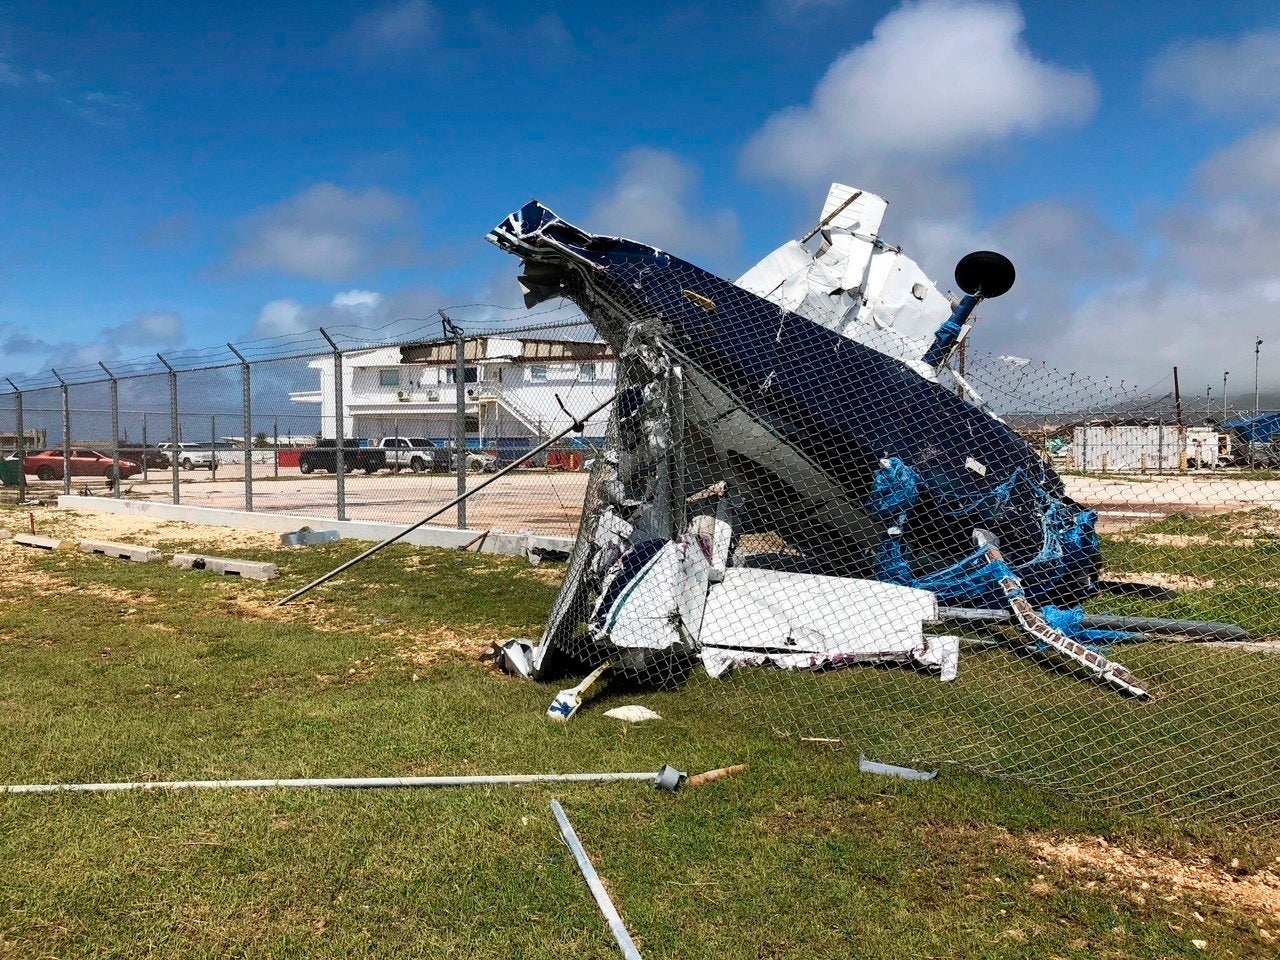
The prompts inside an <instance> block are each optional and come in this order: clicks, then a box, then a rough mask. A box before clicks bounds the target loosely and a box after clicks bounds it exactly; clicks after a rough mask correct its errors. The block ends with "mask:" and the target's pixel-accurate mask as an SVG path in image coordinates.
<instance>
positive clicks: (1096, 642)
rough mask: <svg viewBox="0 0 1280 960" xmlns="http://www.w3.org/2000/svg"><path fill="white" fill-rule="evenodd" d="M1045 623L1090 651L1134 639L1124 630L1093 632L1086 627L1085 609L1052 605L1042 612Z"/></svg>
mask: <svg viewBox="0 0 1280 960" xmlns="http://www.w3.org/2000/svg"><path fill="white" fill-rule="evenodd" d="M1040 616H1042V617H1044V622H1045V623H1047V624H1049V626H1051V627H1053V629H1055V630H1057V631H1058V632H1059V633H1065V634H1066V635H1067V636H1068V637H1070V638H1071V639H1072V640H1075V641H1077V642H1078V643H1082V644H1084V645H1085V646H1086V647H1089V648H1090V649H1094V650H1096V649H1098V648H1100V647H1105V646H1106V645H1107V644H1111V643H1120V642H1122V641H1124V640H1129V639H1131V638H1132V636H1133V634H1131V633H1126V632H1124V631H1122V630H1092V629H1090V628H1088V627H1086V626H1085V625H1084V607H1081V606H1074V607H1065V608H1063V607H1055V606H1053V605H1052V604H1050V605H1048V606H1046V607H1044V608H1043V609H1042V610H1041V611H1040Z"/></svg>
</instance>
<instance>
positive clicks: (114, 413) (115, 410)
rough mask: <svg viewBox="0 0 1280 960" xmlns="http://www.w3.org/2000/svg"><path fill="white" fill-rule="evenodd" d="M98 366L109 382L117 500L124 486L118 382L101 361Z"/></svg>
mask: <svg viewBox="0 0 1280 960" xmlns="http://www.w3.org/2000/svg"><path fill="white" fill-rule="evenodd" d="M98 366H100V367H101V368H102V372H103V373H105V374H106V375H107V377H109V378H110V380H111V464H112V466H111V477H112V481H111V485H112V487H113V488H114V489H115V493H114V496H115V498H116V499H117V500H119V499H120V497H121V496H122V489H123V486H124V485H123V484H122V483H121V482H120V381H119V380H117V379H116V375H115V374H114V373H112V372H111V371H110V370H108V369H107V365H106V364H105V363H103V362H102V361H101V360H99V361H98Z"/></svg>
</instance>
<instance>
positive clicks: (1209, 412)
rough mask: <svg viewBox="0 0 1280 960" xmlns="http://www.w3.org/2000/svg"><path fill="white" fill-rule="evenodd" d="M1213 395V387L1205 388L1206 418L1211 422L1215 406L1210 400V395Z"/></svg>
mask: <svg viewBox="0 0 1280 960" xmlns="http://www.w3.org/2000/svg"><path fill="white" fill-rule="evenodd" d="M1212 393H1213V387H1205V388H1204V418H1205V419H1206V420H1209V419H1211V418H1212V417H1213V404H1212V403H1211V402H1210V400H1209V395H1210V394H1212Z"/></svg>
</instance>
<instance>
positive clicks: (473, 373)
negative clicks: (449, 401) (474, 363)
mask: <svg viewBox="0 0 1280 960" xmlns="http://www.w3.org/2000/svg"><path fill="white" fill-rule="evenodd" d="M479 376H480V370H479V368H478V367H467V372H466V379H465V380H464V381H463V382H464V383H475V382H476V380H477V379H478V378H479ZM445 382H446V383H457V382H458V368H457V367H449V369H448V370H447V371H446V373H445Z"/></svg>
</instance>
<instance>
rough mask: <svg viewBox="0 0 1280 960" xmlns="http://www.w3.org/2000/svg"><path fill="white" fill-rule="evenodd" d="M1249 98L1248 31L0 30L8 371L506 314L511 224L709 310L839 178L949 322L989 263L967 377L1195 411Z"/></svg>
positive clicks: (1093, 10)
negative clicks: (666, 258) (997, 259)
mask: <svg viewBox="0 0 1280 960" xmlns="http://www.w3.org/2000/svg"><path fill="white" fill-rule="evenodd" d="M1276 90H1280V8H1278V7H1277V6H1276V5H1275V4H1274V2H1272V3H1261V2H1225V3H1218V4H1214V5H1212V6H1211V7H1209V6H1205V5H1204V4H1202V3H1191V2H1169V0H1166V2H1158V3H1157V2H1137V0H1135V2H1131V3H1126V4H1102V3H1088V4H1076V3H1062V2H1059V3H1035V2H1023V3H1021V4H1020V5H1019V4H1012V3H985V2H972V0H970V2H960V0H925V2H916V3H906V4H897V3H874V2H869V0H847V2H844V0H759V2H754V3H753V2H750V0H740V2H735V3H697V2H683V3H678V4H663V3H650V4H645V5H637V4H619V5H612V6H606V5H602V4H599V3H560V4H540V5H532V4H528V3H503V2H490V3H484V4H476V5H471V4H466V5H463V4H452V3H446V2H444V0H436V2H434V3H432V2H428V0H390V2H385V3H373V4H356V3H335V2H312V3H308V4H306V5H305V6H302V5H283V4H241V3H234V2H226V3H222V4H208V5H198V4H172V3H147V2H131V3H107V2H104V3H73V2H67V0H62V2H59V3H25V4H17V3H0V131H2V132H0V176H3V182H4V184H5V189H4V191H3V192H0V213H2V215H0V351H3V354H2V355H0V369H4V370H9V371H21V370H25V369H31V368H35V367H40V366H43V365H46V364H48V363H49V362H50V361H51V358H58V359H59V360H60V361H61V362H66V359H65V358H67V357H73V358H74V359H75V360H78V361H91V360H95V359H98V358H103V359H111V358H125V357H131V356H137V355H142V354H146V353H150V352H153V351H154V350H156V349H164V348H172V347H180V346H202V345H206V344H216V343H221V342H223V341H225V340H228V339H239V338H243V337H249V336H259V335H267V334H281V333H288V332H291V331H294V330H301V329H304V328H306V327H309V326H314V325H317V324H319V323H320V322H324V321H326V320H327V319H330V318H332V317H334V316H335V315H337V316H344V315H351V316H356V317H362V318H364V319H366V320H367V321H369V322H376V321H380V320H383V319H387V318H392V317H394V316H397V315H424V314H426V313H428V312H429V311H430V310H431V309H433V308H434V307H437V306H447V305H450V304H457V303H474V302H486V303H487V302H494V303H501V304H512V303H514V302H515V295H516V288H515V283H514V276H515V273H516V264H515V263H514V262H513V261H510V260H509V258H506V257H504V256H503V255H502V254H500V253H499V252H497V251H496V250H494V249H492V248H491V247H489V245H488V244H486V243H485V242H484V241H483V235H484V233H485V232H486V231H487V230H488V229H489V227H491V226H492V225H493V224H495V223H496V222H497V221H498V220H500V219H501V218H502V217H503V216H505V214H507V213H508V212H510V211H511V210H512V209H514V208H515V207H517V206H519V205H520V204H521V203H522V202H523V201H524V200H526V199H528V197H530V196H537V197H539V198H540V199H542V200H544V201H545V202H547V203H549V204H551V205H552V206H553V207H554V208H556V209H557V210H558V211H559V212H560V213H561V214H562V215H564V216H566V217H568V218H569V219H572V220H575V221H576V222H579V223H581V224H582V225H584V226H587V227H589V228H592V229H595V230H597V231H600V232H611V233H623V234H628V235H631V236H633V237H634V238H635V239H640V240H646V241H649V242H655V243H657V244H659V245H662V246H665V247H667V248H669V249H671V250H672V251H673V252H674V253H677V254H680V255H683V256H685V257H687V258H688V259H692V260H695V261H696V262H699V263H701V264H703V265H704V266H707V267H709V268H712V269H715V270H717V271H718V272H721V273H723V274H725V275H730V276H733V275H736V274H737V273H739V272H741V271H742V270H743V269H745V268H746V267H748V266H749V265H750V264H751V263H752V262H754V260H755V259H758V258H759V257H760V256H762V255H763V254H764V253H766V252H767V251H768V250H770V249H772V248H773V247H774V246H776V245H778V244H780V243H782V242H783V241H785V240H786V239H788V238H790V237H793V236H795V235H796V234H797V233H799V232H801V231H802V230H803V229H804V228H805V226H807V225H808V224H809V223H810V222H811V221H812V220H813V219H814V216H815V214H816V212H817V208H818V205H819V203H820V200H821V197H822V195H823V194H824V193H825V189H826V185H827V184H829V183H830V181H831V180H832V179H841V180H843V181H845V182H849V183H852V184H855V185H857V186H860V187H863V188H865V189H869V190H873V191H875V192H877V193H881V194H883V195H884V196H886V197H887V198H888V199H889V200H890V203H891V206H890V212H889V217H888V218H887V219H886V223H885V227H884V235H885V236H886V237H887V238H889V239H892V240H895V241H897V242H901V243H903V244H904V245H905V246H906V247H907V249H908V250H909V252H911V253H913V254H914V255H916V256H917V258H918V259H919V260H920V261H921V262H922V263H923V264H924V266H925V267H926V269H927V270H928V271H929V272H930V273H931V275H932V276H934V277H935V278H936V279H938V280H939V281H940V283H941V284H942V285H943V286H944V287H946V286H948V285H949V282H950V275H951V267H952V265H953V263H954V260H955V258H956V256H958V255H959V254H961V253H963V252H965V251H966V250H967V249H972V248H973V247H975V246H991V247H993V248H995V249H1002V250H1006V251H1007V252H1009V253H1010V254H1011V256H1013V257H1014V259H1015V262H1016V263H1017V264H1018V266H1019V269H1020V275H1021V279H1020V283H1019V287H1018V288H1017V289H1016V290H1015V292H1014V293H1013V294H1010V295H1009V297H1008V298H1007V299H1006V300H1002V301H998V302H996V303H993V304H991V305H989V306H988V308H987V310H986V313H987V317H986V318H984V325H983V327H981V328H979V331H978V334H977V335H976V338H975V343H976V345H977V346H978V347H979V348H980V349H986V350H991V351H993V352H995V353H1010V352H1012V353H1020V354H1023V355H1027V356H1034V357H1036V358H1038V359H1046V360H1050V361H1053V362H1055V363H1056V364H1057V365H1059V366H1068V367H1071V368H1073V369H1083V370H1087V371H1089V372H1098V373H1105V372H1111V373H1115V374H1117V375H1125V376H1128V377H1129V378H1130V380H1131V381H1132V380H1142V379H1143V378H1147V379H1150V380H1155V379H1157V378H1158V377H1159V376H1161V375H1162V373H1163V372H1164V371H1167V369H1168V367H1169V366H1171V365H1172V364H1173V363H1175V362H1177V363H1181V364H1182V366H1183V367H1184V369H1186V370H1188V371H1189V372H1188V377H1189V382H1192V381H1196V380H1203V381H1204V382H1218V381H1220V378H1221V369H1222V368H1223V367H1224V366H1229V367H1232V368H1234V369H1238V370H1240V371H1241V372H1243V371H1244V368H1245V367H1246V366H1248V365H1249V363H1250V362H1251V360H1252V356H1251V353H1252V338H1253V336H1254V335H1255V334H1256V335H1260V336H1263V337H1266V336H1267V326H1268V325H1269V326H1270V327H1271V328H1272V329H1274V328H1275V321H1274V320H1273V319H1272V317H1274V316H1280V258H1278V257H1276V256H1275V253H1276V251H1277V249H1278V247H1280V227H1277V226H1274V225H1273V223H1280V173H1277V172H1276V171H1277V170H1280V126H1277V124H1280V116H1278V114H1280V109H1278V108H1277V105H1276V104H1274V103H1273V102H1272V101H1273V99H1277V98H1274V95H1273V94H1274V91H1276ZM1272 261H1274V263H1273V262H1272ZM1275 339H1276V344H1275V346H1276V349H1277V350H1280V337H1277V338H1275ZM1264 349H1265V348H1264ZM1264 357H1265V355H1264ZM1277 370H1280V367H1277V366H1276V365H1272V368H1271V371H1270V372H1264V381H1265V382H1271V381H1276V380H1280V376H1272V375H1271V373H1272V372H1275V371H1277Z"/></svg>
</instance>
